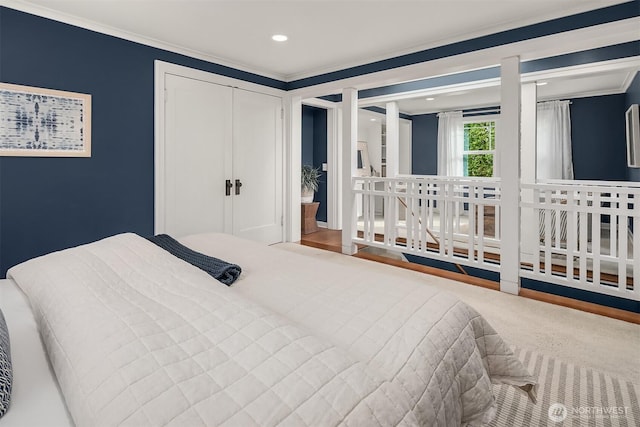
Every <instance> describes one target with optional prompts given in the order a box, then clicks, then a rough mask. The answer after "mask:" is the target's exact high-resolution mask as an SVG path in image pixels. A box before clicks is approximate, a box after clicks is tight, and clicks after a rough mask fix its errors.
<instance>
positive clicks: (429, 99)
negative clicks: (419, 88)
mask: <svg viewBox="0 0 640 427" xmlns="http://www.w3.org/2000/svg"><path fill="white" fill-rule="evenodd" d="M434 99H435V98H432V97H429V98H427V101H433V100H434Z"/></svg>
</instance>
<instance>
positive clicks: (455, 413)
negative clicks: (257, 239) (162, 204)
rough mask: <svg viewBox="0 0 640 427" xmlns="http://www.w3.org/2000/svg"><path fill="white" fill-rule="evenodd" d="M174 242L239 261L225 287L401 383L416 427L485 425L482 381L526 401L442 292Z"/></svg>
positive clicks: (498, 356)
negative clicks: (506, 387)
mask: <svg viewBox="0 0 640 427" xmlns="http://www.w3.org/2000/svg"><path fill="white" fill-rule="evenodd" d="M180 240H181V242H182V243H183V244H185V245H187V246H190V247H191V248H193V249H195V250H197V251H200V252H203V253H207V254H209V255H212V256H216V257H219V258H223V259H225V260H227V261H229V262H233V263H236V264H238V265H241V266H242V268H243V273H242V275H241V276H240V280H239V281H237V282H236V283H235V284H234V285H233V286H232V289H234V290H235V291H236V292H238V293H241V294H243V295H245V296H246V297H248V298H251V299H252V300H253V301H256V302H259V303H260V304H261V305H263V306H265V307H268V308H269V309H271V310H273V311H276V312H278V313H281V314H283V315H285V316H286V317H287V318H289V319H291V320H294V321H296V322H297V323H298V324H300V325H302V326H304V327H305V328H308V329H309V330H311V331H312V332H313V333H314V334H315V335H316V336H320V337H322V338H324V339H327V340H329V341H331V342H332V343H334V344H336V345H338V346H339V347H341V348H343V349H345V350H346V351H348V352H349V354H351V355H352V356H355V357H356V358H357V359H358V360H360V361H362V362H364V363H366V364H367V366H368V368H370V369H371V370H373V371H376V372H378V373H380V374H381V375H383V377H384V378H385V379H386V380H388V381H390V382H391V383H393V384H394V385H396V386H398V387H399V388H401V389H403V390H405V391H406V393H407V395H408V396H409V399H410V404H411V406H412V408H413V409H414V413H415V415H416V416H417V418H418V421H419V423H420V425H424V426H456V425H484V424H486V423H487V422H489V421H490V420H491V419H492V418H493V416H494V414H495V403H494V398H493V394H492V391H491V382H495V383H506V384H511V385H514V386H519V387H521V388H522V389H523V390H526V391H527V392H529V394H530V397H531V398H532V400H535V384H536V380H535V378H533V377H531V376H530V375H529V373H528V372H527V371H526V369H525V368H524V367H523V366H522V364H521V363H520V361H519V360H518V359H517V358H515V357H514V356H513V354H512V352H511V350H510V349H509V348H508V346H507V345H506V344H505V343H504V341H503V340H502V338H501V337H500V336H498V335H497V333H496V332H495V331H494V329H493V328H492V327H491V326H490V325H489V324H488V323H487V322H486V320H485V319H484V318H483V317H482V316H480V315H479V314H478V313H477V312H476V311H475V310H474V309H473V308H471V307H469V306H468V305H466V304H465V303H463V302H461V301H460V300H459V299H457V298H456V297H454V296H453V295H451V294H449V293H445V292H441V291H439V290H438V289H436V288H434V287H431V286H428V285H426V284H425V283H420V282H416V281H409V280H403V279H399V278H397V277H394V276H391V275H380V274H377V273H372V272H368V271H367V270H366V267H365V268H362V269H358V268H353V267H352V266H344V265H338V264H336V263H330V262H327V261H324V260H322V259H313V258H311V257H308V256H302V255H298V254H294V253H290V252H285V251H282V250H278V249H276V248H265V247H264V246H263V245H261V244H258V243H253V242H247V241H244V240H240V239H238V238H236V237H233V236H229V235H217V234H216V235H212V234H209V235H194V236H188V237H185V238H182V239H180ZM365 265H366V262H364V261H363V266H365ZM425 277H428V276H425Z"/></svg>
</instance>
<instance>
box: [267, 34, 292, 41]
mask: <svg viewBox="0 0 640 427" xmlns="http://www.w3.org/2000/svg"><path fill="white" fill-rule="evenodd" d="M271 39H272V40H274V41H277V42H286V41H287V40H288V39H289V37H287V36H285V35H284V34H274V35H273V36H271Z"/></svg>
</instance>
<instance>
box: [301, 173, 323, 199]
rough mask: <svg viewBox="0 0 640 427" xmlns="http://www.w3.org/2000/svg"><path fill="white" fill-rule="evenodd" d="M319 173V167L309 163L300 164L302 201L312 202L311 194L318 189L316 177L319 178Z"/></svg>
mask: <svg viewBox="0 0 640 427" xmlns="http://www.w3.org/2000/svg"><path fill="white" fill-rule="evenodd" d="M320 175H321V173H320V169H317V168H314V167H313V166H309V165H303V166H302V173H301V178H302V179H301V181H302V203H311V202H313V194H314V193H315V192H316V191H318V182H319V180H318V178H320Z"/></svg>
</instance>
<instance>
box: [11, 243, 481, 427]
mask: <svg viewBox="0 0 640 427" xmlns="http://www.w3.org/2000/svg"><path fill="white" fill-rule="evenodd" d="M249 274H250V273H249ZM249 274H247V276H249ZM9 276H10V277H11V278H13V279H14V280H15V281H16V282H17V283H18V285H19V286H20V287H21V288H22V289H23V291H25V293H26V294H27V296H28V297H29V300H30V301H31V304H32V307H33V310H34V313H35V316H36V319H37V321H38V324H39V327H40V330H41V334H42V336H43V341H44V343H45V346H46V348H47V351H48V354H49V357H50V360H51V362H52V365H53V367H54V370H55V372H56V375H57V377H58V380H59V383H60V386H61V388H62V391H63V394H64V396H65V400H66V402H67V406H68V408H69V411H70V413H71V414H72V416H73V419H74V421H75V423H76V424H77V425H78V426H91V427H93V426H114V425H127V426H163V425H172V426H181V427H183V426H184V427H187V426H243V427H244V426H252V425H264V426H271V425H283V426H334V425H339V424H343V425H347V426H356V425H358V426H378V425H380V426H393V425H419V422H418V420H417V419H416V416H415V413H414V411H413V410H412V408H411V402H412V399H411V398H409V396H408V394H409V393H410V392H414V391H412V390H410V389H406V388H403V387H402V386H401V385H400V384H398V383H397V382H391V381H386V380H385V379H384V376H383V375H381V374H380V372H377V371H376V370H374V369H372V368H370V367H367V366H366V365H367V362H368V360H360V359H359V355H358V353H359V352H358V351H356V352H354V353H353V354H349V353H350V352H349V349H348V348H346V347H341V346H340V345H338V344H336V343H335V342H333V341H332V340H328V339H325V338H322V337H320V336H316V335H313V334H312V333H311V332H310V329H309V328H307V327H304V326H300V325H298V324H297V323H296V322H295V321H293V320H292V319H290V318H287V317H286V316H283V315H282V314H279V313H277V312H275V311H273V310H272V309H269V308H268V307H267V306H266V305H264V306H263V305H259V304H256V303H255V301H254V300H251V299H248V298H246V297H244V296H242V295H241V294H240V293H239V292H236V291H233V290H232V289H230V288H228V287H226V286H225V285H222V284H221V283H219V282H217V281H215V280H213V279H211V278H210V277H209V276H208V275H207V274H205V273H203V272H201V271H200V270H198V269H196V268H195V267H192V266H190V265H188V264H186V263H184V262H183V261H180V260H178V259H177V258H174V257H173V256H171V255H170V254H169V253H167V252H165V251H163V250H162V249H160V248H158V247H156V246H155V245H153V244H152V243H149V242H148V241H146V240H145V239H142V238H140V237H138V236H135V235H132V234H124V235H118V236H115V237H111V238H108V239H105V240H102V241H99V242H96V243H92V244H89V245H85V246H80V247H77V248H73V249H69V250H65V251H61V252H57V253H54V254H50V255H46V256H44V257H40V258H36V259H33V260H30V261H27V262H25V263H23V264H20V265H18V266H16V267H13V268H12V269H11V270H10V271H9ZM353 326H354V327H356V328H357V327H359V326H358V325H357V324H354V325H353ZM407 332H409V331H407ZM408 335H412V333H409V334H408ZM407 338H409V336H407ZM399 350H400V348H399ZM388 363H390V364H392V365H394V364H395V362H393V361H391V360H389V361H388ZM481 371H482V369H481ZM443 381H444V379H443ZM34 410H37V408H34Z"/></svg>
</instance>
